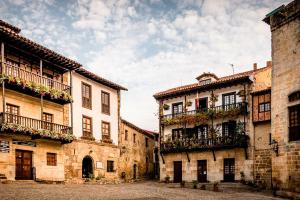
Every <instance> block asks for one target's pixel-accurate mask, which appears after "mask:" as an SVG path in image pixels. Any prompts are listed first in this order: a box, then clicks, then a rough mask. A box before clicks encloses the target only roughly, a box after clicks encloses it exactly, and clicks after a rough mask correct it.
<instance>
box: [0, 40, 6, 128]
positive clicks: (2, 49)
mask: <svg viewBox="0 0 300 200" xmlns="http://www.w3.org/2000/svg"><path fill="white" fill-rule="evenodd" d="M4 59H5V58H4V43H3V42H2V43H1V67H2V75H4V74H5V65H4ZM2 103H3V104H2V106H3V108H2V109H3V111H2V112H3V120H4V121H5V104H6V102H5V82H4V80H2ZM4 121H2V123H3V122H4Z"/></svg>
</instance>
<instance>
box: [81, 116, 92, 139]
mask: <svg viewBox="0 0 300 200" xmlns="http://www.w3.org/2000/svg"><path fill="white" fill-rule="evenodd" d="M82 136H83V137H86V138H92V118H90V117H87V116H83V117H82Z"/></svg>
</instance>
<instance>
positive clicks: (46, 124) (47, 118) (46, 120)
mask: <svg viewBox="0 0 300 200" xmlns="http://www.w3.org/2000/svg"><path fill="white" fill-rule="evenodd" d="M42 121H43V122H42V128H43V129H47V130H52V129H53V124H52V123H53V115H52V114H50V113H43V120H42Z"/></svg>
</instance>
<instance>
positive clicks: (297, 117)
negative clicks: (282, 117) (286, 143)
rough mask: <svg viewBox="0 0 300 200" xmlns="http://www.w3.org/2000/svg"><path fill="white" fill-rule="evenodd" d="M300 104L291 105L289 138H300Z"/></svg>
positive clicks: (293, 139)
mask: <svg viewBox="0 0 300 200" xmlns="http://www.w3.org/2000/svg"><path fill="white" fill-rule="evenodd" d="M299 130H300V104H299V105H296V106H292V107H289V139H290V141H295V140H300V132H299Z"/></svg>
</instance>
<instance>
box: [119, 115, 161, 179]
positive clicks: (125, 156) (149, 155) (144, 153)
mask: <svg viewBox="0 0 300 200" xmlns="http://www.w3.org/2000/svg"><path fill="white" fill-rule="evenodd" d="M156 138H157V133H155V132H150V131H146V130H143V129H141V128H139V127H137V126H135V125H134V124H132V123H130V122H128V121H126V120H124V119H122V120H121V131H120V136H119V142H120V143H119V146H120V149H121V156H120V162H119V163H120V165H119V175H120V177H122V178H123V179H126V180H130V179H141V178H154V177H155V165H157V163H156V161H155V148H156V145H157V142H156ZM156 157H157V155H156Z"/></svg>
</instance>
